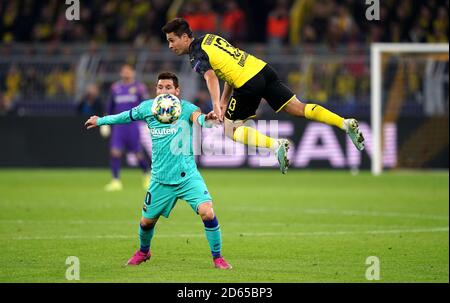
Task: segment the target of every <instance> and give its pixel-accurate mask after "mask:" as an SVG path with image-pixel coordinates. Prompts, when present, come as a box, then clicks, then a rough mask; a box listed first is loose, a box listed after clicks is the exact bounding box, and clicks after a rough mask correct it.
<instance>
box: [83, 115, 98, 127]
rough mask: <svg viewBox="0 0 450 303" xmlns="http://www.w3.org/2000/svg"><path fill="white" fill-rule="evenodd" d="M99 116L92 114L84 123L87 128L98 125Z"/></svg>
mask: <svg viewBox="0 0 450 303" xmlns="http://www.w3.org/2000/svg"><path fill="white" fill-rule="evenodd" d="M97 119H98V117H97V116H91V117H90V118H89V119H87V121H86V122H85V123H84V126H86V127H87V129H91V128H94V127H97Z"/></svg>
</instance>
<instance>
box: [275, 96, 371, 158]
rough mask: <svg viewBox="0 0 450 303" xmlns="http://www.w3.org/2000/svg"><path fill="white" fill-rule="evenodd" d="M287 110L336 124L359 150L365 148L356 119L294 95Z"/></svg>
mask: <svg viewBox="0 0 450 303" xmlns="http://www.w3.org/2000/svg"><path fill="white" fill-rule="evenodd" d="M282 109H283V110H284V111H285V112H287V113H288V114H290V115H291V116H295V117H305V118H307V119H309V120H314V121H318V122H322V123H325V124H328V125H332V126H336V127H338V128H340V129H342V130H344V131H345V132H346V133H347V134H348V136H349V137H350V139H351V140H352V142H353V144H354V145H355V147H356V148H357V149H358V150H363V149H364V137H363V135H362V133H361V131H360V129H359V126H358V121H356V120H355V119H344V118H342V117H341V116H339V115H337V114H335V113H333V112H331V111H329V110H328V109H326V108H324V107H323V106H321V105H318V104H310V103H308V104H305V103H302V102H300V101H299V100H298V99H297V98H296V97H294V98H293V99H292V100H291V101H290V102H288V103H287V104H286V105H285V106H284V107H283V108H282Z"/></svg>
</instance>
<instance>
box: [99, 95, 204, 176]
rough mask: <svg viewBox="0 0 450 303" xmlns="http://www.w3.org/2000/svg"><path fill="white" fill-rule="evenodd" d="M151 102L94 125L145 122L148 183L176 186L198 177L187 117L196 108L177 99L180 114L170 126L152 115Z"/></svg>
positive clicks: (190, 128) (189, 122)
mask: <svg viewBox="0 0 450 303" xmlns="http://www.w3.org/2000/svg"><path fill="white" fill-rule="evenodd" d="M152 104H153V99H150V100H146V101H144V102H142V103H141V104H140V105H138V106H136V107H134V108H132V109H131V110H129V111H124V112H122V113H120V114H117V115H110V116H105V117H102V118H99V119H98V120H97V125H98V126H100V125H105V124H123V123H130V122H132V121H138V120H141V121H145V122H146V123H147V126H148V128H149V129H150V136H151V139H152V180H153V181H156V182H159V183H162V184H180V183H181V182H183V181H184V180H186V179H188V178H190V177H192V176H193V175H195V174H198V173H199V172H198V170H197V165H196V163H195V157H194V152H193V149H192V133H193V132H192V122H191V120H190V117H191V115H192V113H193V112H195V111H197V110H199V108H198V107H197V106H195V105H193V104H191V103H189V102H188V101H185V100H181V115H180V117H179V118H178V120H177V121H175V122H173V123H172V124H165V123H161V122H159V121H158V120H157V119H156V118H155V116H154V115H153V113H152V110H151V108H152Z"/></svg>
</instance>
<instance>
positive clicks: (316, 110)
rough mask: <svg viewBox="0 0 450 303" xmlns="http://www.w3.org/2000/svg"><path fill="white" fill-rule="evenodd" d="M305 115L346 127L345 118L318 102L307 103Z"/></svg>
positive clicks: (315, 119) (342, 127) (311, 118)
mask: <svg viewBox="0 0 450 303" xmlns="http://www.w3.org/2000/svg"><path fill="white" fill-rule="evenodd" d="M305 117H306V118H307V119H310V120H314V121H319V122H322V123H325V124H328V125H334V126H336V127H339V128H340V129H344V118H342V117H341V116H338V115H336V114H335V113H333V112H330V111H329V110H328V109H326V108H324V107H322V106H320V105H317V104H306V106H305Z"/></svg>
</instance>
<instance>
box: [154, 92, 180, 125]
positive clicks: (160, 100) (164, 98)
mask: <svg viewBox="0 0 450 303" xmlns="http://www.w3.org/2000/svg"><path fill="white" fill-rule="evenodd" d="M152 112H153V114H154V115H155V118H156V120H158V121H159V122H161V123H167V124H168V123H172V122H175V121H176V120H177V119H178V118H179V117H180V115H181V102H180V100H179V99H178V98H177V97H176V96H174V95H172V94H161V95H158V96H157V97H156V98H155V100H154V101H153V106H152Z"/></svg>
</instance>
